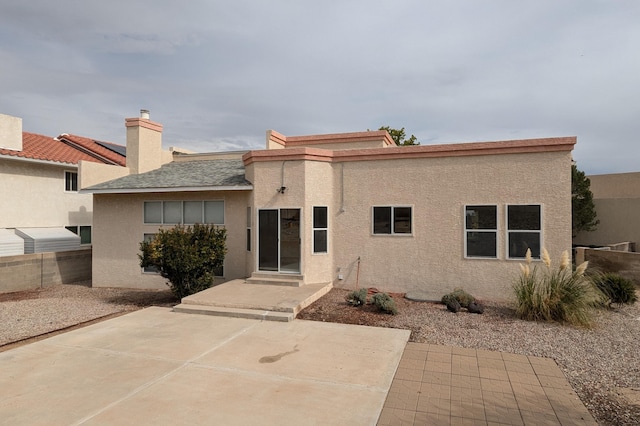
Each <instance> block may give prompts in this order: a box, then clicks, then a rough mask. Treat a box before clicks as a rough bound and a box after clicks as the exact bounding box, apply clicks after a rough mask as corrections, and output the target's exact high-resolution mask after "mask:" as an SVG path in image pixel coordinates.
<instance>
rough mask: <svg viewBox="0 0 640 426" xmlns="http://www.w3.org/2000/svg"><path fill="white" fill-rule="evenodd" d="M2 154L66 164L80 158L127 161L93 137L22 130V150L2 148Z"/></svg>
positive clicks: (106, 162) (73, 162) (96, 161)
mask: <svg viewBox="0 0 640 426" xmlns="http://www.w3.org/2000/svg"><path fill="white" fill-rule="evenodd" d="M62 136H63V135H61V137H62ZM65 138H68V140H66V139H65ZM0 155H8V156H12V157H20V158H28V159H33V160H42V161H52V162H56V163H65V164H78V162H79V161H80V160H85V161H91V162H94V163H105V164H118V165H121V166H124V165H125V161H126V157H124V156H122V155H119V154H115V153H114V152H113V151H110V150H108V149H107V148H104V147H103V146H100V145H99V144H98V143H96V141H94V140H92V139H88V138H83V137H80V136H71V135H64V138H52V137H50V136H44V135H39V134H37V133H29V132H22V151H14V150H11V149H4V148H0Z"/></svg>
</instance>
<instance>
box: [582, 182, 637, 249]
mask: <svg viewBox="0 0 640 426" xmlns="http://www.w3.org/2000/svg"><path fill="white" fill-rule="evenodd" d="M588 178H589V180H590V181H591V192H592V193H593V203H594V204H595V208H596V214H597V218H598V220H600V224H599V225H598V228H597V229H596V230H595V231H591V232H580V233H579V234H578V235H577V236H576V238H575V239H574V244H576V245H585V246H607V245H610V244H617V243H622V242H632V243H635V245H636V250H637V249H638V247H640V219H638V212H640V172H636V173H616V174H606V175H593V176H588Z"/></svg>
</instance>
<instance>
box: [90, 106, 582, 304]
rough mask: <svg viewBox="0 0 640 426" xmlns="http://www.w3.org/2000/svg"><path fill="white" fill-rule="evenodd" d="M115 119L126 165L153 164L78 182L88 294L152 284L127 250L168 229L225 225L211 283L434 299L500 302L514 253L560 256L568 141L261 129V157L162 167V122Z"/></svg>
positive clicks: (155, 280)
mask: <svg viewBox="0 0 640 426" xmlns="http://www.w3.org/2000/svg"><path fill="white" fill-rule="evenodd" d="M125 122H126V127H127V135H128V141H127V143H128V147H127V153H128V159H129V156H131V155H138V154H133V151H139V152H140V154H139V155H140V158H142V157H145V158H147V160H148V161H150V162H152V163H153V164H155V165H156V166H154V167H150V168H148V169H146V170H139V171H138V173H130V174H129V175H127V176H123V177H120V178H117V179H113V180H105V179H104V177H106V176H107V175H108V173H107V172H106V171H105V173H104V174H103V176H102V178H103V179H102V180H103V182H102V183H98V184H91V185H84V184H83V185H82V188H83V190H82V192H86V193H89V194H93V196H94V218H93V220H94V244H93V250H94V251H93V256H94V257H93V285H94V286H118V287H139V288H164V287H165V282H164V279H162V278H161V277H160V276H159V275H157V274H155V273H154V272H153V271H144V270H142V269H141V268H140V266H139V263H138V257H137V255H138V253H139V242H140V241H142V240H143V239H144V238H149V237H150V236H152V235H153V234H154V233H156V232H157V231H158V229H159V228H162V227H172V226H174V225H175V224H178V223H184V224H192V223H196V222H206V223H213V224H216V225H219V226H224V227H225V228H226V229H227V235H228V237H227V246H228V254H227V257H226V259H225V263H224V268H223V271H220V272H219V273H220V275H221V279H222V280H225V281H228V280H231V279H238V278H241V279H242V278H246V279H248V280H252V279H254V280H257V279H260V280H265V279H266V280H268V279H269V278H272V279H279V280H287V279H288V280H292V281H297V282H299V283H301V284H303V285H304V284H314V283H332V284H333V285H334V286H336V287H343V288H355V287H356V286H359V287H376V288H378V289H380V290H384V291H389V292H408V291H415V290H421V291H424V292H427V293H428V294H431V295H432V296H433V297H434V298H439V297H440V296H442V294H444V293H445V292H448V291H450V290H451V289H453V288H454V287H464V288H465V289H466V290H468V291H470V292H471V293H473V294H475V295H477V296H480V297H491V298H504V297H505V294H506V293H505V291H507V289H508V288H509V286H510V283H511V280H512V279H513V278H514V274H516V273H517V271H518V265H517V264H518V262H520V261H521V260H522V259H523V258H524V256H525V253H526V250H527V248H531V250H532V251H533V254H534V256H536V257H537V256H539V253H540V250H541V248H542V247H546V248H547V249H548V250H549V252H550V253H551V255H552V256H559V255H560V253H561V252H562V251H564V250H570V249H571V196H570V194H571V151H572V149H573V147H574V144H575V143H576V138H575V137H559V138H545V139H529V140H514V141H502V142H481V143H460V144H451V145H426V146H409V147H398V146H396V145H395V143H394V142H393V140H392V139H391V138H390V136H389V134H388V133H387V132H386V131H367V132H357V133H342V134H328V135H315V136H296V137H287V136H284V135H281V134H279V133H277V132H275V131H268V132H267V137H266V149H263V150H254V151H248V152H230V153H210V154H178V153H174V154H173V158H172V161H169V162H163V161H162V160H161V159H162V155H163V154H162V153H161V149H160V146H161V143H160V138H161V132H162V126H161V125H160V124H158V123H155V122H153V121H151V120H149V119H148V118H134V119H126V121H125ZM132 147H135V148H132ZM142 151H145V153H144V155H143V154H142Z"/></svg>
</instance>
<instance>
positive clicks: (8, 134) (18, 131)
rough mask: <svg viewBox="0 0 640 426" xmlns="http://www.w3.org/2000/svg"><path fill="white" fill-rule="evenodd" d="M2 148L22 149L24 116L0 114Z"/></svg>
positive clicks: (0, 143)
mask: <svg viewBox="0 0 640 426" xmlns="http://www.w3.org/2000/svg"><path fill="white" fill-rule="evenodd" d="M0 148H4V149H12V150H14V151H22V118H19V117H13V116H11V115H6V114H0Z"/></svg>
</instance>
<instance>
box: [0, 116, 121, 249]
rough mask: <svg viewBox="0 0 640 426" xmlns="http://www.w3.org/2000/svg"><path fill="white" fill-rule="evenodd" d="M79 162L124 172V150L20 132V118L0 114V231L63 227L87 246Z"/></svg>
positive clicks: (86, 203)
mask: <svg viewBox="0 0 640 426" xmlns="http://www.w3.org/2000/svg"><path fill="white" fill-rule="evenodd" d="M81 161H83V162H90V163H95V164H109V165H112V166H115V167H119V168H123V167H122V166H124V165H125V147H124V146H121V145H116V144H112V143H107V142H100V141H96V140H93V139H89V138H85V137H81V136H76V135H68V134H62V135H60V136H58V137H57V138H52V137H49V136H44V135H39V134H35V133H29V132H23V131H22V119H20V118H17V117H12V116H9V115H4V114H0V182H1V184H0V199H1V200H2V202H1V203H0V229H3V228H9V229H15V228H55V227H58V228H63V227H65V228H67V229H69V230H71V231H73V232H74V233H76V234H78V235H80V237H81V241H82V243H84V244H88V243H91V227H92V211H93V205H92V203H93V201H92V196H91V195H90V194H80V193H78V188H79V186H78V164H79V163H80V162H81Z"/></svg>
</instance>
